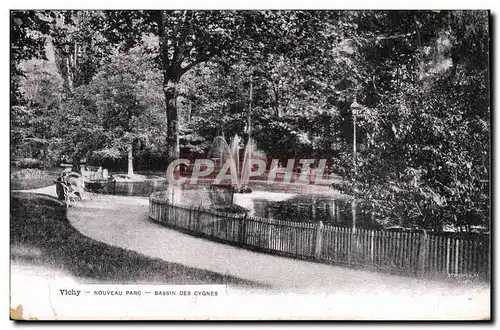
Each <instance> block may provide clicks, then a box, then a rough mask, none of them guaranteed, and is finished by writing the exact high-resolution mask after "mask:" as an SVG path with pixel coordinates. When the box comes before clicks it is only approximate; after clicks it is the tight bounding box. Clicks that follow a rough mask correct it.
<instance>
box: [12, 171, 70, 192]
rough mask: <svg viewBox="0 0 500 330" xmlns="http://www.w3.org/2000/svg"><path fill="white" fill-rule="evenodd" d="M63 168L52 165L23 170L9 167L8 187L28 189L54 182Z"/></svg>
mask: <svg viewBox="0 0 500 330" xmlns="http://www.w3.org/2000/svg"><path fill="white" fill-rule="evenodd" d="M62 170H63V169H62V168H61V167H53V168H47V169H40V170H25V169H20V168H17V167H11V170H10V189H11V190H28V189H38V188H43V187H47V186H50V185H53V184H54V182H53V181H54V180H56V179H57V177H58V176H59V174H61V171H62Z"/></svg>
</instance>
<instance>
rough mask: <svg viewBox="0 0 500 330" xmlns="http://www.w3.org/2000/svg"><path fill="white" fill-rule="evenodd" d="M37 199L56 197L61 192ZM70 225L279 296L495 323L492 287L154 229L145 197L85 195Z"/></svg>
mask: <svg viewBox="0 0 500 330" xmlns="http://www.w3.org/2000/svg"><path fill="white" fill-rule="evenodd" d="M31 192H38V193H48V194H50V195H53V196H54V195H55V187H54V186H52V187H46V188H42V189H36V190H32V191H31ZM68 219H69V221H70V223H71V224H72V225H73V226H74V227H75V228H76V229H77V230H79V231H80V232H81V233H82V234H84V235H86V236H88V237H91V238H93V239H95V240H98V241H101V242H104V243H107V244H110V245H113V246H118V247H122V248H125V249H131V250H134V251H137V252H139V253H142V254H144V255H147V256H149V257H153V258H160V259H163V260H166V261H169V262H175V263H180V264H183V265H186V266H190V267H196V268H200V269H207V270H210V271H214V272H218V273H221V274H228V275H232V276H236V277H239V278H242V279H248V280H251V281H255V282H259V283H262V284H266V285H269V286H270V287H271V288H272V289H271V290H272V291H273V292H276V293H292V292H293V293H294V294H295V293H298V294H300V293H308V294H311V293H315V294H323V295H332V294H334V295H348V296H353V295H355V296H356V297H359V298H361V300H360V301H359V303H360V304H361V305H360V307H361V306H364V305H366V304H364V303H363V301H362V300H363V299H365V298H366V297H371V298H373V297H386V298H387V297H392V298H391V299H392V300H391V299H389V298H387V299H389V300H387V299H386V300H384V301H386V303H387V304H389V305H391V306H384V308H396V309H400V308H402V306H403V305H406V304H408V305H407V306H408V308H410V309H411V308H412V307H411V306H417V305H418V306H419V308H426V309H428V310H426V311H422V310H420V309H419V310H418V312H419V315H420V314H421V312H423V313H424V315H429V316H431V315H436V313H438V314H439V315H442V314H443V313H444V314H445V315H460V316H461V317H463V318H469V317H473V315H474V318H477V317H478V316H479V315H481V316H482V317H487V315H489V305H490V297H489V294H490V288H489V286H488V285H487V284H474V285H472V284H470V283H468V284H467V283H464V284H456V283H450V282H446V281H435V280H433V281H430V280H423V279H415V278H409V277H402V276H395V275H388V274H385V273H376V272H369V271H363V270H355V269H349V268H343V267H337V266H331V265H324V264H319V263H314V262H307V261H301V260H295V259H291V258H284V257H278V256H272V255H268V254H262V253H257V252H252V251H248V250H245V249H240V248H237V247H233V246H229V245H225V244H220V243H216V242H212V241H209V240H206V239H202V238H197V237H193V236H190V235H188V234H184V233H180V232H178V231H175V230H173V229H169V228H166V227H164V226H161V225H159V224H157V223H154V222H152V221H151V220H150V219H149V218H148V198H145V197H122V196H102V195H90V194H87V196H86V198H85V199H84V201H82V202H78V203H77V204H75V205H73V206H72V207H70V208H69V209H68ZM394 297H399V298H398V299H393V298H394ZM403 300H404V301H403ZM356 301H358V300H356ZM368 301H369V300H366V302H368ZM389 301H392V302H389ZM401 304H402V305H401ZM370 308H382V306H372V307H370ZM406 310H407V309H405V311H406ZM450 313H452V314H450ZM457 313H459V314H457ZM394 317H396V318H397V316H396V315H394Z"/></svg>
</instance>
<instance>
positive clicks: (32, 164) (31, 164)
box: [15, 158, 43, 168]
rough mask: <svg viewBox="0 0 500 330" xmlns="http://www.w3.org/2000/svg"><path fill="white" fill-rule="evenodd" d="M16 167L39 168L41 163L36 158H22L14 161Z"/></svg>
mask: <svg viewBox="0 0 500 330" xmlns="http://www.w3.org/2000/svg"><path fill="white" fill-rule="evenodd" d="M15 164H16V167H20V168H41V167H42V165H43V164H42V162H41V161H40V160H38V159H36V158H22V159H19V160H17V161H16V163H15Z"/></svg>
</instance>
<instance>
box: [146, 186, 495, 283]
mask: <svg viewBox="0 0 500 330" xmlns="http://www.w3.org/2000/svg"><path fill="white" fill-rule="evenodd" d="M149 218H150V219H152V220H153V221H156V222H158V223H161V224H164V225H166V226H169V227H173V228H177V229H180V230H182V231H185V232H188V233H190V234H193V235H197V236H203V237H206V238H209V239H213V240H217V241H222V242H225V243H230V244H232V245H237V246H240V247H244V248H248V249H252V250H258V251H264V252H270V253H275V254H279V255H284V256H288V257H294V258H300V259H308V260H314V261H317V262H322V263H332V264H343V265H348V266H358V267H359V266H361V267H364V268H373V269H377V270H384V271H389V272H395V273H399V274H407V275H412V276H421V275H426V276H441V277H442V276H445V277H467V279H471V278H482V279H485V278H486V279H487V278H488V277H489V260H488V259H489V258H488V255H489V243H488V239H487V237H484V236H476V237H474V238H471V237H464V236H453V235H445V234H441V235H438V234H427V233H425V232H393V231H385V230H368V229H356V230H353V229H352V228H345V227H336V226H331V225H324V224H323V223H321V222H316V223H303V222H293V221H286V220H276V219H267V218H259V217H253V216H247V215H246V214H231V213H224V212H218V211H215V210H210V209H207V208H202V207H195V206H188V205H178V204H171V203H169V202H168V201H167V195H166V193H165V192H154V193H152V194H151V196H150V198H149Z"/></svg>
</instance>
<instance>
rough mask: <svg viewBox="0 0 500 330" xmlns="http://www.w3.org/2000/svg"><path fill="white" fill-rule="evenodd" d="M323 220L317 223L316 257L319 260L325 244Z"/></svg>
mask: <svg viewBox="0 0 500 330" xmlns="http://www.w3.org/2000/svg"><path fill="white" fill-rule="evenodd" d="M323 228H324V225H323V221H321V220H320V221H319V222H317V223H316V233H315V236H314V259H316V260H319V259H320V258H321V248H322V245H323Z"/></svg>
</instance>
